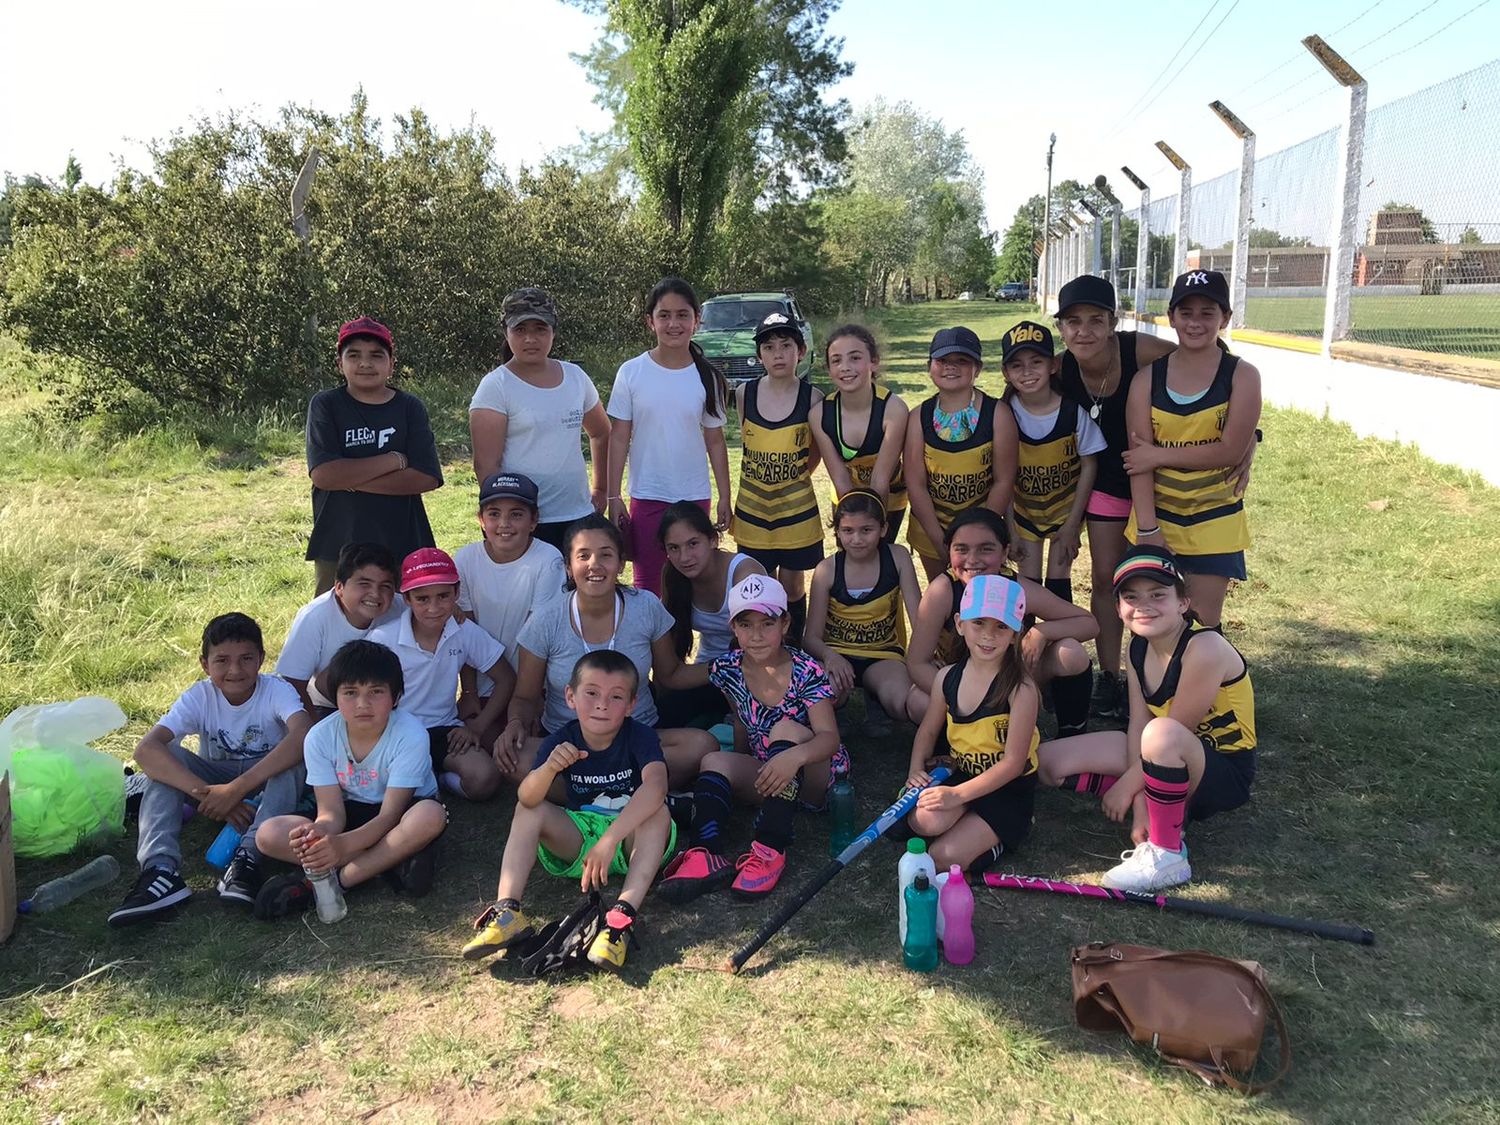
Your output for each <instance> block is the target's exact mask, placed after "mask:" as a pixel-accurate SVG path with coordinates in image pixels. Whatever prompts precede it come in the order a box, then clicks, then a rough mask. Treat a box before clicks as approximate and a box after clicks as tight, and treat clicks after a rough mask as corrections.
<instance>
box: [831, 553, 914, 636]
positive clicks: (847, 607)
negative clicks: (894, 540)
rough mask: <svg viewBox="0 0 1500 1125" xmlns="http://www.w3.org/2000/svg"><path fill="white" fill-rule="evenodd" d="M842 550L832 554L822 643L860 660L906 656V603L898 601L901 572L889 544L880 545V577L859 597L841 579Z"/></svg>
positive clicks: (842, 571) (843, 558)
mask: <svg viewBox="0 0 1500 1125" xmlns="http://www.w3.org/2000/svg"><path fill="white" fill-rule="evenodd" d="M844 561H845V556H844V552H843V551H840V552H839V553H838V554H836V555H834V556H833V586H832V587H831V588H830V589H829V591H828V620H827V622H826V623H825V624H824V626H823V643H824V644H826V645H827V646H828V647H829V648H831V649H833V651H834V652H837V653H840V654H842V655H844V656H853V657H859V658H861V659H864V660H904V659H905V658H906V605H905V603H903V602H902V600H901V572H900V571H898V570H897V569H896V556H895V554H894V553H893V552H892V551H891V548H890V544H888V543H882V544H881V545H880V576H879V577H878V578H877V579H876V581H875V585H874V586H873V587H872V588H871V589H870V590H869V591H868V592H867V593H864V594H861V595H860V596H859V597H857V598H856V597H854V596H853V595H851V594H850V593H849V585H848V583H847V582H846V581H845V578H844Z"/></svg>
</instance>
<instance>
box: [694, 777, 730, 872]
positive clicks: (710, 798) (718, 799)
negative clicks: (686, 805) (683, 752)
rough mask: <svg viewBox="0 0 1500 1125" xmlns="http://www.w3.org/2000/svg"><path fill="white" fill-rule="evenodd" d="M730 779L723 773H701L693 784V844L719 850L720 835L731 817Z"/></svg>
mask: <svg viewBox="0 0 1500 1125" xmlns="http://www.w3.org/2000/svg"><path fill="white" fill-rule="evenodd" d="M730 792H731V789H730V785H729V779H728V778H727V777H725V776H724V775H723V774H722V773H713V772H712V771H710V772H708V773H700V774H699V775H698V780H697V782H696V783H695V784H694V785H693V833H692V837H691V841H692V846H693V847H695V848H697V847H704V848H707V849H708V850H709V851H711V852H716V851H718V850H719V836H720V835H721V834H722V833H723V831H724V821H726V820H728V819H729V794H730Z"/></svg>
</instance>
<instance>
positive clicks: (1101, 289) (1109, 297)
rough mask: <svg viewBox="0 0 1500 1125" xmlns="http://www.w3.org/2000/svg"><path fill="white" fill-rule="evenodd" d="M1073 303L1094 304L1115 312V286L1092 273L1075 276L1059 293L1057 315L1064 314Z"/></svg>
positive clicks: (1106, 310)
mask: <svg viewBox="0 0 1500 1125" xmlns="http://www.w3.org/2000/svg"><path fill="white" fill-rule="evenodd" d="M1073 305H1094V306H1096V307H1098V308H1101V309H1103V310H1104V311H1105V312H1114V311H1115V287H1114V286H1113V285H1111V284H1110V283H1109V282H1108V281H1106V280H1105V279H1104V278H1102V277H1095V276H1094V275H1093V274H1091V273H1086V274H1084V275H1083V276H1082V277H1075V278H1074V279H1073V280H1072V281H1070V282H1068V283H1067V284H1066V285H1064V286H1063V287H1062V291H1061V292H1059V293H1058V295H1057V315H1058V316H1062V314H1063V313H1065V312H1067V311H1068V309H1069V308H1070V307H1072V306H1073Z"/></svg>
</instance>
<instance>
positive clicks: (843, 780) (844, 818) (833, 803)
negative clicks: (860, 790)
mask: <svg viewBox="0 0 1500 1125" xmlns="http://www.w3.org/2000/svg"><path fill="white" fill-rule="evenodd" d="M828 815H829V818H830V819H829V825H828V854H829V855H831V856H835V857H836V856H838V855H839V854H840V853H842V852H843V850H844V849H845V848H847V847H848V846H849V844H850V843H851V842H852V841H853V840H854V837H856V836H858V835H859V809H858V807H857V806H856V805H855V803H854V784H853V782H851V781H850V780H849V775H848V774H844V775H843V776H842V777H839V778H836V779H835V780H834V783H833V787H832V788H831V789H829V790H828Z"/></svg>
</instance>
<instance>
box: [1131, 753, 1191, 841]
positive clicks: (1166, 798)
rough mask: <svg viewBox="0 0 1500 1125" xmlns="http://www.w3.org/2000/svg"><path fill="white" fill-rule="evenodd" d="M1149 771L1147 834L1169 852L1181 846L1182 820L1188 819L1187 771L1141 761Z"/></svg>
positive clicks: (1147, 784)
mask: <svg viewBox="0 0 1500 1125" xmlns="http://www.w3.org/2000/svg"><path fill="white" fill-rule="evenodd" d="M1141 769H1142V770H1143V771H1144V772H1145V774H1146V815H1147V817H1148V829H1147V838H1148V839H1149V840H1150V841H1151V842H1152V843H1153V844H1155V845H1156V846H1157V847H1159V848H1163V849H1165V850H1166V851H1169V852H1179V851H1181V850H1182V822H1183V821H1184V820H1185V819H1187V799H1188V771H1187V767H1186V766H1179V767H1177V768H1175V769H1174V768H1172V767H1170V766H1159V765H1157V764H1156V763H1155V762H1142V763H1141Z"/></svg>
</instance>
